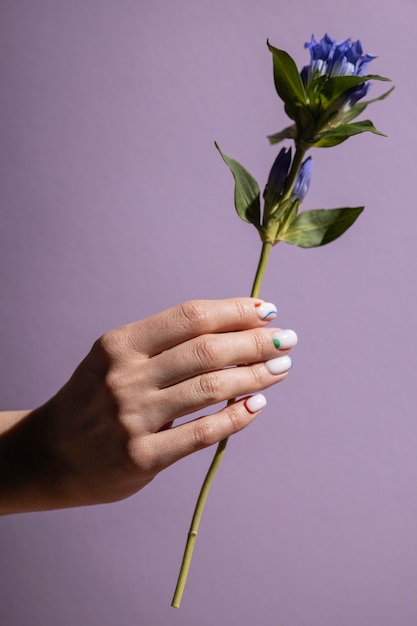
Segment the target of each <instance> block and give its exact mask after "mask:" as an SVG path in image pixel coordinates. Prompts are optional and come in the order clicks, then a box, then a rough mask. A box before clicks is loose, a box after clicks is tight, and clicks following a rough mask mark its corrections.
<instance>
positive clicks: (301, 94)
mask: <svg viewBox="0 0 417 626" xmlns="http://www.w3.org/2000/svg"><path fill="white" fill-rule="evenodd" d="M267 45H268V48H269V50H270V51H271V52H272V60H273V66H274V82H275V89H276V90H277V94H278V95H279V97H280V98H281V100H283V101H284V103H285V105H286V110H287V112H288V114H289V116H290V117H291V118H292V119H294V120H297V119H298V118H299V113H300V111H299V108H300V105H302V106H306V104H307V96H306V92H305V89H304V85H303V81H302V80H301V76H300V73H299V71H298V68H297V66H296V64H295V61H294V60H293V59H292V58H291V57H290V55H289V54H288V53H287V52H285V51H284V50H279V49H278V48H274V46H271V44H270V43H269V41H267ZM297 105H298V106H297Z"/></svg>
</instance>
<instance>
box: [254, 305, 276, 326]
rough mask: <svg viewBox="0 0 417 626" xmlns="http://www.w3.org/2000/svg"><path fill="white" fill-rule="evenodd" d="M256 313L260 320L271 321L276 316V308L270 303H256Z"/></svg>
mask: <svg viewBox="0 0 417 626" xmlns="http://www.w3.org/2000/svg"><path fill="white" fill-rule="evenodd" d="M255 308H256V312H257V314H258V317H259V319H261V320H268V321H269V320H273V319H274V318H275V317H276V316H277V307H276V306H275V304H272V302H257V303H256V304H255Z"/></svg>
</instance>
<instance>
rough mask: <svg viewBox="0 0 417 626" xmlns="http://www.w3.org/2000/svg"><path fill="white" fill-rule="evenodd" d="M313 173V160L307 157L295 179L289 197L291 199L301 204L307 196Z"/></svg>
mask: <svg viewBox="0 0 417 626" xmlns="http://www.w3.org/2000/svg"><path fill="white" fill-rule="evenodd" d="M312 171H313V159H312V158H311V157H308V159H306V160H305V161H304V162H303V163H302V165H301V167H300V170H299V172H298V174H297V178H296V180H295V183H294V187H293V188H292V192H291V197H292V198H293V199H296V200H298V201H299V202H302V201H303V200H304V198H305V197H306V195H307V192H308V190H309V188H310V182H311V173H312Z"/></svg>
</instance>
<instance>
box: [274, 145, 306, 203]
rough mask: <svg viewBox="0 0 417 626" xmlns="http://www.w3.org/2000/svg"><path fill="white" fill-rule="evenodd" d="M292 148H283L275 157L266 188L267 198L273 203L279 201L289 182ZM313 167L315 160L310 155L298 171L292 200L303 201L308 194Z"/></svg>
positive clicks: (292, 191)
mask: <svg viewBox="0 0 417 626" xmlns="http://www.w3.org/2000/svg"><path fill="white" fill-rule="evenodd" d="M291 161H292V150H291V148H281V150H280V152H279V153H278V156H277V158H276V159H275V161H274V163H273V165H272V168H271V171H270V173H269V177H268V182H267V185H266V188H265V194H264V196H265V198H266V197H268V200H269V202H270V204H271V205H274V204H276V203H277V202H279V201H280V200H281V198H282V196H283V195H284V190H285V187H286V184H287V180H288V175H289V173H290V169H291ZM312 168H313V160H312V158H311V157H308V159H306V160H305V161H303V163H302V164H301V167H300V169H299V171H298V174H297V177H296V179H295V182H294V185H293V188H292V190H291V196H290V197H291V200H292V201H294V200H297V201H298V202H300V203H301V202H302V201H303V200H304V198H305V197H306V195H307V192H308V189H309V187H310V181H311V173H312Z"/></svg>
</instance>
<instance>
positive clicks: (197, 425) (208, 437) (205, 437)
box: [192, 418, 217, 450]
mask: <svg viewBox="0 0 417 626" xmlns="http://www.w3.org/2000/svg"><path fill="white" fill-rule="evenodd" d="M192 436H193V441H194V445H195V448H196V449H197V450H199V449H201V448H207V447H208V446H211V445H213V444H214V443H216V441H217V437H216V433H215V429H214V426H213V424H211V423H210V422H209V421H206V420H204V418H202V419H201V420H196V422H194V428H193V431H192Z"/></svg>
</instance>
